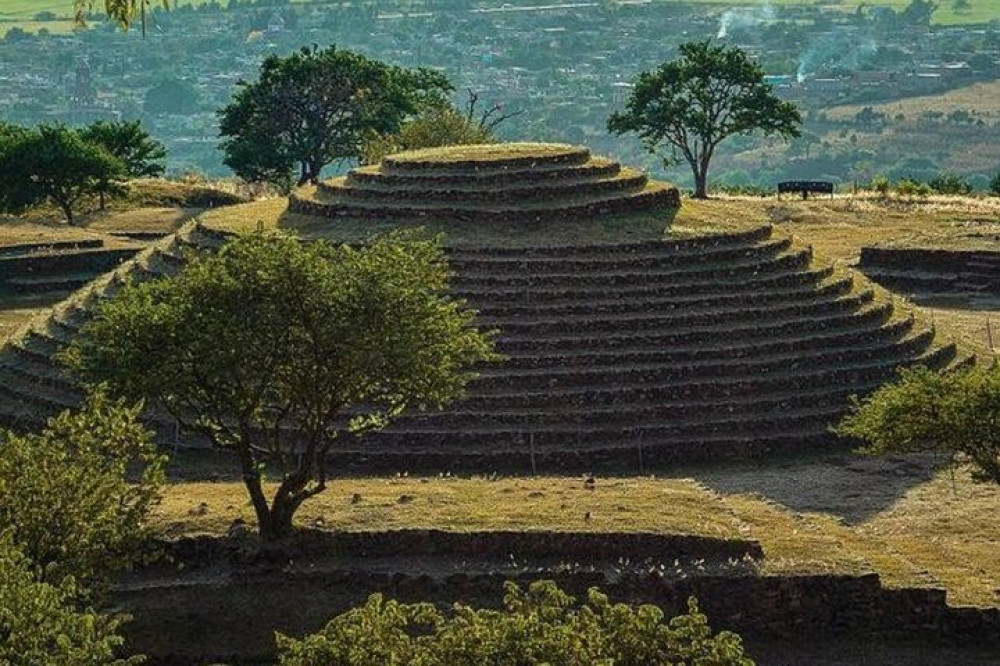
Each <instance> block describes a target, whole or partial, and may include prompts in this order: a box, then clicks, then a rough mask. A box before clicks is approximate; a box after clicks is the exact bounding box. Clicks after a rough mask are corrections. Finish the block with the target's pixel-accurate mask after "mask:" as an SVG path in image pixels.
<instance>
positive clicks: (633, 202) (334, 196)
mask: <svg viewBox="0 0 1000 666" xmlns="http://www.w3.org/2000/svg"><path fill="white" fill-rule="evenodd" d="M679 205H680V194H679V192H678V191H677V188H676V187H674V186H673V185H669V184H666V183H658V182H653V181H650V180H649V178H648V177H647V176H646V174H644V173H643V172H642V171H640V170H638V169H631V168H627V167H622V166H621V165H620V164H619V163H617V162H615V161H613V160H610V159H607V158H602V157H594V156H592V155H591V154H590V151H589V150H588V149H587V148H583V147H579V146H571V145H567V144H550V143H512V144H482V145H473V146H453V147H448V148H433V149H427V150H417V151H410V152H405V153H399V154H397V155H390V156H389V157H386V158H385V159H384V160H383V161H382V163H381V164H379V165H376V166H365V167H359V168H357V169H354V170H353V171H351V172H350V173H349V174H347V175H346V176H342V177H340V178H334V179H332V180H328V181H325V182H323V183H320V184H319V185H318V186H317V187H316V188H315V189H314V190H310V189H303V190H299V191H298V192H295V193H293V194H292V196H291V199H290V204H289V208H290V210H292V211H294V212H297V213H304V214H308V215H318V216H323V217H328V218H337V217H346V218H361V219H379V220H383V221H385V220H395V221H412V220H423V219H432V220H437V221H447V220H463V221H470V220H476V221H481V222H532V221H541V220H545V221H553V220H566V221H571V220H573V219H579V218H581V217H594V216H599V215H620V214H629V213H640V212H646V211H654V210H662V209H669V208H676V207H677V206H679Z"/></svg>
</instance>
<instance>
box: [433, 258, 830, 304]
mask: <svg viewBox="0 0 1000 666" xmlns="http://www.w3.org/2000/svg"><path fill="white" fill-rule="evenodd" d="M771 268H772V269H773V270H771V271H768V272H764V273H762V272H760V271H757V272H756V273H750V274H746V275H741V276H739V278H740V279H739V280H734V281H729V280H725V279H720V278H719V277H717V276H713V275H708V276H706V275H692V277H691V278H690V279H688V280H685V281H679V280H676V279H675V280H671V281H664V282H662V283H660V284H652V285H650V284H636V285H620V286H616V287H612V286H609V285H603V284H593V285H578V286H568V287H565V286H557V287H553V286H548V285H543V286H538V285H517V286H506V285H505V286H500V285H491V284H489V283H488V282H485V283H480V284H472V285H455V284H454V280H453V281H452V286H451V290H450V291H451V293H452V294H453V295H455V296H457V297H459V298H465V299H467V300H469V301H471V302H478V303H482V302H485V301H489V302H492V303H497V304H501V303H542V302H555V301H587V300H598V299H609V298H614V295H615V294H620V295H621V297H622V298H666V297H668V296H670V297H673V296H690V297H695V296H699V295H741V294H753V293H760V292H761V291H765V290H769V289H782V288H793V287H799V286H804V285H810V284H815V283H818V282H821V281H822V280H826V279H828V278H830V277H831V276H833V275H834V268H833V267H832V266H824V267H821V268H806V269H803V268H802V267H801V266H790V267H784V268H774V267H773V266H772V267H771Z"/></svg>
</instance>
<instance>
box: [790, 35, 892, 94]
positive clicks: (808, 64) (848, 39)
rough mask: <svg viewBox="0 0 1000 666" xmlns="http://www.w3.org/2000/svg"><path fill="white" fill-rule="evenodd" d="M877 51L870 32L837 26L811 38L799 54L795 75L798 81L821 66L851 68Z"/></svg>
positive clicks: (854, 67)
mask: <svg viewBox="0 0 1000 666" xmlns="http://www.w3.org/2000/svg"><path fill="white" fill-rule="evenodd" d="M877 50H878V43H877V42H876V41H875V39H874V38H873V37H872V35H870V34H858V33H857V31H856V30H852V29H851V28H849V27H841V28H838V29H837V30H834V31H833V32H831V33H829V34H827V35H824V36H822V37H820V38H819V39H816V40H813V42H812V46H810V47H809V48H808V49H806V51H805V52H804V53H803V54H802V55H801V56H799V67H798V71H797V72H796V76H795V78H796V79H797V80H798V82H799V83H802V82H804V81H805V80H806V79H807V78H809V76H811V75H812V74H814V73H816V71H817V70H819V69H821V68H823V67H839V68H843V69H849V70H855V69H857V68H858V67H860V66H861V65H862V64H864V63H865V62H868V61H869V60H870V59H871V57H872V56H874V55H875V53H876V51H877Z"/></svg>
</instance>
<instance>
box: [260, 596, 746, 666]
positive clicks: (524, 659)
mask: <svg viewBox="0 0 1000 666" xmlns="http://www.w3.org/2000/svg"><path fill="white" fill-rule="evenodd" d="M505 591H506V594H505V596H504V607H503V609H502V610H488V609H474V608H470V607H469V606H465V605H463V604H456V605H455V606H454V607H453V609H452V612H451V613H450V614H448V615H445V614H442V613H441V612H439V611H438V610H437V609H436V608H435V607H434V606H433V605H431V604H426V603H425V604H401V603H399V602H396V601H392V600H388V601H387V600H385V599H383V598H382V596H381V595H377V594H376V595H373V596H371V597H370V598H369V599H368V602H367V603H366V604H365V605H364V606H361V607H359V608H356V609H354V610H352V611H349V612H347V613H344V614H343V615H340V616H338V617H336V618H334V619H333V620H332V621H331V622H330V623H329V624H327V626H326V627H325V628H324V629H323V630H322V631H320V632H319V633H317V634H314V635H312V636H309V637H307V638H305V639H303V640H301V641H299V640H295V639H292V638H288V637H286V636H281V635H279V636H278V652H279V656H280V664H281V665H282V666H404V665H406V666H481V665H482V664H526V665H527V664H545V665H547V666H668V665H676V666H682V665H691V666H695V665H698V666H752V665H753V662H752V661H751V660H750V659H748V658H747V657H746V656H745V655H744V653H743V645H742V641H741V640H740V638H739V636H737V635H735V634H733V633H730V632H726V631H723V632H720V633H718V634H713V633H712V630H711V628H710V627H709V625H708V621H707V619H706V617H705V616H704V615H702V614H701V613H699V612H698V605H697V603H696V602H695V600H694V599H691V600H689V602H688V609H689V610H688V613H687V614H686V615H680V616H678V617H675V618H673V619H671V620H670V621H669V622H664V614H663V611H661V610H660V609H659V608H657V607H655V606H649V605H645V606H639V607H633V606H628V605H626V604H612V603H611V602H610V601H609V600H608V597H607V596H605V595H604V594H601V593H600V592H599V591H598V590H596V589H591V590H590V592H589V594H588V598H587V602H586V603H583V604H581V605H580V606H579V607H577V606H576V604H575V600H574V599H573V598H572V597H570V596H569V595H567V594H565V593H564V592H563V591H561V590H560V589H559V588H558V587H557V586H556V584H555V583H553V582H552V581H538V582H535V583H532V584H531V585H530V586H529V588H528V589H527V590H521V589H520V588H519V587H518V586H517V585H515V584H514V583H507V584H506V585H505Z"/></svg>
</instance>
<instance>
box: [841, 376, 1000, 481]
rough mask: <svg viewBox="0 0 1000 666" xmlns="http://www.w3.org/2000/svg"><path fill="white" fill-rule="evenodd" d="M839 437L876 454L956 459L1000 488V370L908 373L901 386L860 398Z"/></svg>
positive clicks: (891, 385)
mask: <svg viewBox="0 0 1000 666" xmlns="http://www.w3.org/2000/svg"><path fill="white" fill-rule="evenodd" d="M837 433H838V434H840V435H842V436H844V437H852V438H855V439H859V440H861V441H863V442H865V443H866V444H867V447H866V448H865V449H864V450H865V451H867V452H869V453H874V454H884V453H913V452H922V451H924V452H929V451H933V452H940V453H946V454H948V455H952V456H956V457H957V458H958V459H960V460H963V461H967V462H970V463H972V465H973V466H974V469H975V473H974V476H975V477H976V478H977V479H978V480H980V481H989V482H992V483H997V484H1000V367H997V366H994V367H981V366H976V367H973V368H970V369H967V370H960V371H955V372H937V371H934V370H929V369H927V368H922V367H921V368H914V369H908V370H903V371H902V372H901V373H900V377H899V380H898V381H896V382H892V383H890V384H886V385H884V386H882V387H881V388H880V389H878V390H877V391H875V392H874V393H873V394H872V395H870V396H869V397H868V398H866V399H865V400H863V401H861V400H857V399H855V401H854V405H853V409H852V412H851V414H849V415H848V416H847V417H845V418H844V420H843V421H842V422H841V423H840V424H839V425H838V426H837Z"/></svg>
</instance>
